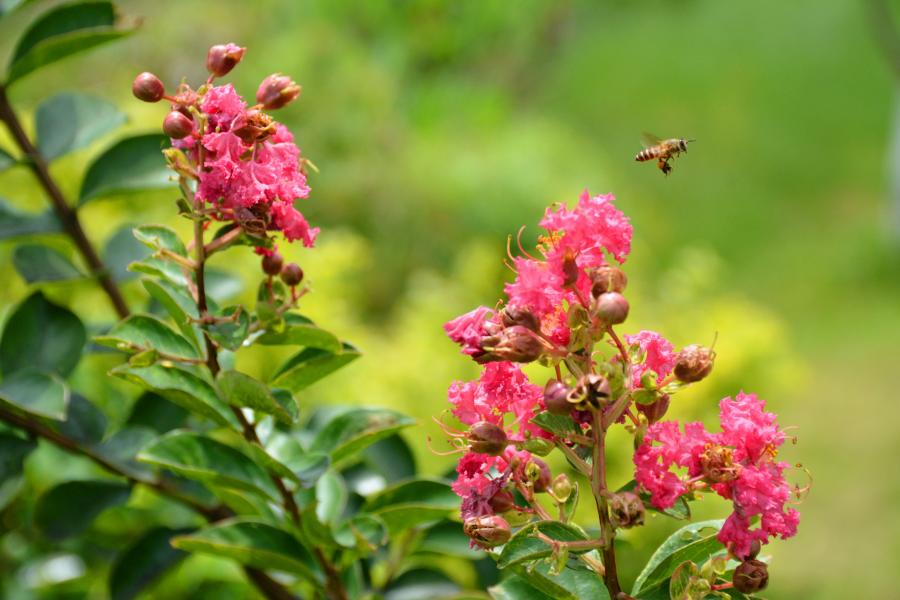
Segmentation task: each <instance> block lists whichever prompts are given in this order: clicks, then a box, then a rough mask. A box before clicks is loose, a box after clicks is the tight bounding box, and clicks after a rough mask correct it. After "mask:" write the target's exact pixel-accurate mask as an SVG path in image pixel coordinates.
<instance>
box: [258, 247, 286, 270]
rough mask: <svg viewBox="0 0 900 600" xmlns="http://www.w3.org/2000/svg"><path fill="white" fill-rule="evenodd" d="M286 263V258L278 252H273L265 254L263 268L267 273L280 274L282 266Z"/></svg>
mask: <svg viewBox="0 0 900 600" xmlns="http://www.w3.org/2000/svg"><path fill="white" fill-rule="evenodd" d="M283 264H284V258H283V257H282V256H281V255H280V254H279V253H277V252H272V255H271V256H263V259H262V270H263V273H265V274H266V275H273V276H274V275H278V274H279V273H281V266H282V265H283Z"/></svg>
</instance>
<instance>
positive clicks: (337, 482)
mask: <svg viewBox="0 0 900 600" xmlns="http://www.w3.org/2000/svg"><path fill="white" fill-rule="evenodd" d="M315 493H316V501H317V502H318V504H317V506H316V516H317V517H318V518H319V520H320V521H321V522H322V523H325V524H327V525H332V526H333V525H335V524H336V523H337V522H338V520H339V519H340V518H341V514H343V512H344V508H345V507H346V506H347V484H346V483H345V482H344V478H343V477H341V476H340V474H338V473H333V472H331V471H329V472H328V473H325V474H324V475H322V477H320V478H319V481H318V483H316V489H315Z"/></svg>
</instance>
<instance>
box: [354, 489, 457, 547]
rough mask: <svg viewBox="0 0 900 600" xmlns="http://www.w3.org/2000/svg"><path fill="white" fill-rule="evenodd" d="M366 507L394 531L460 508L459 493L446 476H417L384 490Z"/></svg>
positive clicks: (392, 532) (434, 518)
mask: <svg viewBox="0 0 900 600" xmlns="http://www.w3.org/2000/svg"><path fill="white" fill-rule="evenodd" d="M362 510H363V511H364V512H367V513H371V514H373V515H378V516H379V517H381V518H382V519H383V520H384V522H385V523H386V524H387V526H388V531H390V533H391V535H396V534H398V533H400V532H402V531H405V530H407V529H409V528H410V527H415V526H416V525H420V524H422V523H426V522H428V521H437V520H439V519H442V518H444V517H446V516H447V515H448V514H450V513H451V512H453V511H456V510H459V496H457V495H456V494H455V493H453V490H452V489H451V488H450V484H449V483H447V482H446V481H444V480H439V479H428V478H417V479H411V480H408V481H404V482H401V483H399V484H397V485H395V486H393V487H390V488H387V489H386V490H384V491H382V492H380V493H379V494H377V495H376V496H375V497H373V498H372V499H371V500H369V501H368V502H366V504H364V505H363V508H362Z"/></svg>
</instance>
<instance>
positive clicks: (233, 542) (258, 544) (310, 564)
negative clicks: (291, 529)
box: [172, 519, 323, 582]
mask: <svg viewBox="0 0 900 600" xmlns="http://www.w3.org/2000/svg"><path fill="white" fill-rule="evenodd" d="M172 544H173V545H174V546H175V547H176V548H179V549H181V550H186V551H187V552H197V553H200V554H213V555H215V556H222V557H224V558H230V559H231V560H234V561H237V562H238V563H240V564H242V565H247V566H248V567H256V568H258V569H275V570H278V571H285V572H286V573H295V574H297V575H301V576H303V577H305V578H306V579H309V580H311V581H316V582H321V581H322V579H323V576H322V572H321V569H320V568H319V566H318V564H317V563H316V562H315V560H314V559H313V557H312V555H311V554H310V552H309V550H307V549H306V548H305V547H304V546H303V545H302V544H300V542H298V541H297V540H296V539H295V538H294V537H292V536H291V535H290V534H288V533H286V532H284V531H282V530H280V529H277V528H275V527H273V526H271V525H267V524H265V523H260V522H258V521H252V520H247V519H231V520H228V521H223V522H221V523H217V524H215V525H210V526H209V527H204V528H203V529H201V530H200V531H198V532H197V533H195V534H193V535H189V536H181V537H176V538H175V539H174V540H172Z"/></svg>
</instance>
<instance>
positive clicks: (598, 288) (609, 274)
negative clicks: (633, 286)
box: [589, 265, 628, 298]
mask: <svg viewBox="0 0 900 600" xmlns="http://www.w3.org/2000/svg"><path fill="white" fill-rule="evenodd" d="M589 275H590V277H591V281H593V285H592V286H591V295H592V296H593V297H594V298H597V297H598V296H600V294H605V293H607V292H619V293H622V292H624V291H625V286H627V285H628V277H626V275H625V272H624V271H622V269H620V268H619V267H615V266H613V265H604V266H602V267H597V268H596V269H594V270H593V271H591V272H590V273H589Z"/></svg>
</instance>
